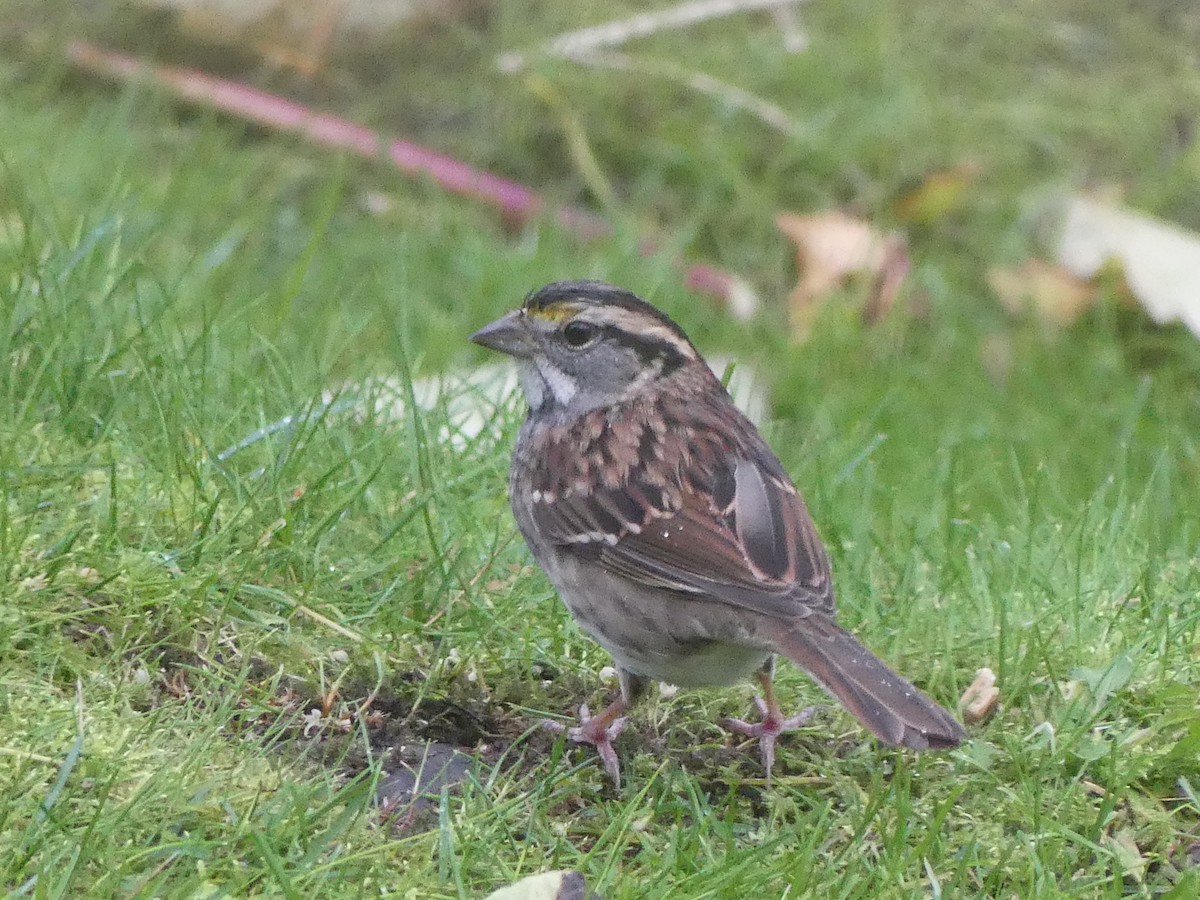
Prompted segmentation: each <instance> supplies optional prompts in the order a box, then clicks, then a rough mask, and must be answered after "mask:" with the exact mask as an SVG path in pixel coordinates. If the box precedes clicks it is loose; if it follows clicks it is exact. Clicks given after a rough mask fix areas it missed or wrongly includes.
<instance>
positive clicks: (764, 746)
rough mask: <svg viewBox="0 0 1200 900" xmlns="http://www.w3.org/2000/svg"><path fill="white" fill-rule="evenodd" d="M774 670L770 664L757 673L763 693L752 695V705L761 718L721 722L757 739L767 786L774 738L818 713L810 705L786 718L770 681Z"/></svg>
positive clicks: (773, 758) (805, 723) (804, 722)
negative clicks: (755, 722)
mask: <svg viewBox="0 0 1200 900" xmlns="http://www.w3.org/2000/svg"><path fill="white" fill-rule="evenodd" d="M774 670H775V666H774V665H769V666H768V667H766V668H764V669H763V670H762V671H761V672H759V673H758V675H757V676H756V677H757V678H758V683H759V684H761V685H762V689H763V696H762V697H755V698H754V705H755V706H756V707H758V712H759V714H760V715H761V716H762V721H760V722H758V723H757V724H751V723H750V722H745V721H743V720H741V719H726V720H725V721H724V722H722V723H721V724H723V725H724V726H725V727H726V728H728V729H729V730H730V731H732V732H734V733H736V734H744V735H746V736H747V737H752V738H758V742H759V747H760V748H761V750H762V761H763V768H764V769H766V770H767V786H768V787H769V786H770V784H771V768H772V767H773V766H774V765H775V739H776V738H777V737H779V735H781V734H784V733H786V732H788V731H795V730H797V729H798V728H802V727H803V726H804V725H807V724H808V720H809V719H811V718H812V717H813V716H814V715H815V714H816V712H817V708H816V707H815V706H810V707H809V708H808V709H804V710H801V711H800V712H798V713H796V715H794V716H789V717H786V718H785V717H784V715H783V713H782V712H781V711H780V709H779V701H778V700H776V699H775V687H774V685H773V684H772V681H771V678H772V676H773V675H774Z"/></svg>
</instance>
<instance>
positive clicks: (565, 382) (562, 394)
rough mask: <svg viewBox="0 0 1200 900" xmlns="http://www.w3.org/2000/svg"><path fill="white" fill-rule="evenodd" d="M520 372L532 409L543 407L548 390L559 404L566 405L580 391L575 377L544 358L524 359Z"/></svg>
mask: <svg viewBox="0 0 1200 900" xmlns="http://www.w3.org/2000/svg"><path fill="white" fill-rule="evenodd" d="M518 374H519V377H520V379H521V389H522V390H523V391H524V392H525V400H526V402H527V403H528V404H529V408H530V409H541V408H542V405H543V404H544V403H545V402H546V400H547V399H548V398H547V396H546V395H547V391H548V392H549V393H550V394H551V395H553V397H554V400H555V402H556V403H557V404H558V405H559V406H566V405H567V404H568V403H570V402H571V400H572V398H573V397H574V396H575V394H576V393H578V392H579V385H577V384H576V383H575V379H574V378H572V377H571V376H570V375H568V374H567V373H566V372H564V371H562V370H561V369H558V368H556V367H555V366H554V365H553V364H552V363H550V362H548V361H547V360H544V359H539V360H536V361H534V360H522V362H521V365H520V367H519V369H518Z"/></svg>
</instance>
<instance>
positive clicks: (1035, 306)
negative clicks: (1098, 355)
mask: <svg viewBox="0 0 1200 900" xmlns="http://www.w3.org/2000/svg"><path fill="white" fill-rule="evenodd" d="M987 283H988V287H990V288H991V289H992V292H993V293H994V294H995V295H996V298H997V299H998V300H999V301H1000V305H1001V306H1003V307H1004V308H1005V309H1006V310H1008V312H1009V313H1011V314H1012V315H1014V316H1015V315H1022V314H1024V313H1026V312H1030V311H1032V312H1033V313H1034V314H1035V315H1036V316H1037V317H1038V318H1039V319H1041V320H1042V321H1043V322H1049V323H1051V324H1054V325H1059V326H1064V327H1065V326H1068V325H1071V324H1073V323H1074V322H1075V321H1076V320H1077V319H1078V318H1079V317H1080V316H1082V315H1083V314H1084V313H1085V312H1087V311H1088V310H1089V309H1090V308H1091V307H1092V305H1093V304H1094V303H1095V302H1096V286H1095V285H1094V284H1092V283H1091V282H1090V281H1086V280H1084V279H1081V278H1079V277H1078V276H1076V275H1073V274H1072V273H1071V272H1069V271H1068V270H1067V269H1065V268H1063V267H1062V266H1057V265H1054V264H1053V263H1048V262H1045V261H1044V260H1040V259H1033V258H1031V259H1027V260H1025V262H1023V263H1021V264H1020V265H1019V266H1017V267H1016V268H1011V269H992V270H991V271H990V272H988V274H987Z"/></svg>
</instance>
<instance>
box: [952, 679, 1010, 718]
mask: <svg viewBox="0 0 1200 900" xmlns="http://www.w3.org/2000/svg"><path fill="white" fill-rule="evenodd" d="M958 705H959V707H960V708H961V709H962V717H963V721H964V722H966V723H967V724H968V725H978V724H979V723H980V722H984V721H986V720H987V719H988V718H990V717H991V715H992V714H993V713H994V712H995V711H996V707H997V706H999V705H1000V691H999V690H998V689H997V688H996V673H995V672H993V671H992V670H991V669H987V668H983V669H980V670H979V671H978V672H976V673H975V680H974V681H972V682H971V684H970V685H969V686H968V687H967V689H966V690H965V691H963V695H962V697H961V698H959V701H958Z"/></svg>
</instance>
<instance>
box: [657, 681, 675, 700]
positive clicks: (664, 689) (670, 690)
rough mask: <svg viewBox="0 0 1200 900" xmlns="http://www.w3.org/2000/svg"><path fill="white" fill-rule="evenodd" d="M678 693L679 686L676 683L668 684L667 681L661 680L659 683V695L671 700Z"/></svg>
mask: <svg viewBox="0 0 1200 900" xmlns="http://www.w3.org/2000/svg"><path fill="white" fill-rule="evenodd" d="M678 693H679V688H678V686H676V685H674V684H667V683H666V682H665V681H660V682H659V683H658V696H660V697H662V698H663V699H664V700H670V699H671V698H672V697H674V696H675V695H676V694H678Z"/></svg>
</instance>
